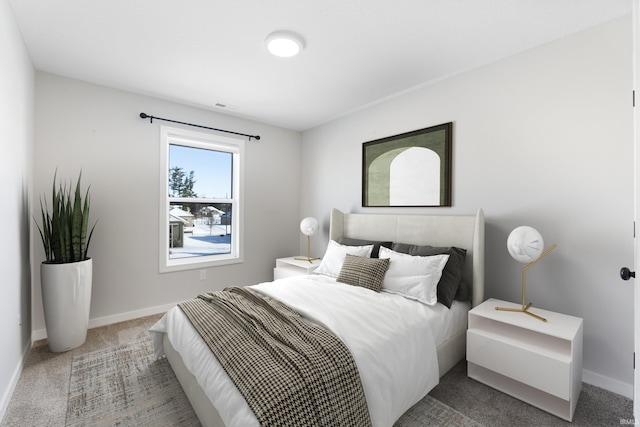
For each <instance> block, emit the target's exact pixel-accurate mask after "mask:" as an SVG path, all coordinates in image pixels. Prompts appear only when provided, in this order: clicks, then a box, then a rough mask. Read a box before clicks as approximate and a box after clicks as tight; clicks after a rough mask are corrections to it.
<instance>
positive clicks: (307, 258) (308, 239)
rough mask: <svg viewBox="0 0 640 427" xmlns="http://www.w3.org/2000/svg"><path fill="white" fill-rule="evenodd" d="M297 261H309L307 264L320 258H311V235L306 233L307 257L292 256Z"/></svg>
mask: <svg viewBox="0 0 640 427" xmlns="http://www.w3.org/2000/svg"><path fill="white" fill-rule="evenodd" d="M294 259H296V260H298V261H309V264H311V263H313V261H315V260H317V259H320V258H311V236H309V235H307V257H306V258H294Z"/></svg>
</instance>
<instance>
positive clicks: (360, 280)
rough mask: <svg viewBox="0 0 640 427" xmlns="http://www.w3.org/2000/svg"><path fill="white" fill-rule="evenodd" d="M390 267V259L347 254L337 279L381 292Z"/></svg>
mask: <svg viewBox="0 0 640 427" xmlns="http://www.w3.org/2000/svg"><path fill="white" fill-rule="evenodd" d="M388 268H389V260H388V259H380V258H366V257H360V256H356V255H351V254H346V255H345V258H344V262H343V263H342V269H341V270H340V274H339V275H338V279H337V280H338V282H341V283H346V284H348V285H353V286H361V287H363V288H367V289H371V290H372V291H375V292H380V289H382V281H383V280H384V275H385V273H386V272H387V269H388Z"/></svg>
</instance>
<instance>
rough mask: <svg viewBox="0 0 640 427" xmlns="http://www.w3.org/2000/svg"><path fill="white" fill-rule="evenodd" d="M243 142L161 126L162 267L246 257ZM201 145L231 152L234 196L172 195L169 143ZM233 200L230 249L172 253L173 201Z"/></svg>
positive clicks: (225, 262)
mask: <svg viewBox="0 0 640 427" xmlns="http://www.w3.org/2000/svg"><path fill="white" fill-rule="evenodd" d="M244 143H245V141H244V140H243V139H239V138H232V137H226V136H220V135H215V134H212V133H206V132H199V131H192V130H187V129H182V128H176V127H170V126H160V179H159V181H160V185H159V188H160V193H159V194H160V197H159V236H160V242H159V245H158V252H159V261H160V263H159V271H160V273H169V272H173V271H184V270H195V269H202V268H209V267H217V266H221V265H228V264H236V263H241V262H243V261H244V244H243V237H244V206H243V196H244ZM170 145H181V146H184V147H193V148H200V149H205V150H215V151H223V152H227V153H231V154H232V172H231V173H232V189H231V193H232V194H231V198H228V199H216V198H189V197H187V198H181V197H170V196H169V191H168V189H169V146H170ZM176 201H177V202H179V201H184V202H187V203H188V202H192V203H193V202H197V203H230V204H231V206H232V212H233V216H232V222H231V252H230V253H228V254H216V255H205V256H196V257H186V258H175V259H171V258H170V257H169V235H170V232H169V228H170V224H169V204H170V203H171V202H176Z"/></svg>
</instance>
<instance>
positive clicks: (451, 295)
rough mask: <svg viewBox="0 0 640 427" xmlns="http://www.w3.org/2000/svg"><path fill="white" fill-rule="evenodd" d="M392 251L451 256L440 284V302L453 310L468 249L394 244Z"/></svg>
mask: <svg viewBox="0 0 640 427" xmlns="http://www.w3.org/2000/svg"><path fill="white" fill-rule="evenodd" d="M391 249H392V250H394V251H396V252H402V253H405V254H409V255H414V256H432V255H442V254H449V260H448V261H447V265H445V266H444V270H442V277H441V278H440V281H439V282H438V302H440V303H442V304H444V305H445V306H447V308H451V304H453V300H454V299H455V297H456V293H457V291H458V287H459V286H460V280H461V279H462V268H463V267H464V259H465V257H466V256H467V250H466V249H462V248H456V247H437V246H428V245H426V246H420V245H409V244H406V243H394V244H393V246H392V248H391Z"/></svg>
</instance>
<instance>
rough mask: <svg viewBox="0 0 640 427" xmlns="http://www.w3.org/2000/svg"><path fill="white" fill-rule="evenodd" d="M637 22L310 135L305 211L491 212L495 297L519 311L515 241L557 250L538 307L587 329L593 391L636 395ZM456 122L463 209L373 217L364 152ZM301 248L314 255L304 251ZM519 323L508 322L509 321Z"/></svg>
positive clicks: (489, 265)
mask: <svg viewBox="0 0 640 427" xmlns="http://www.w3.org/2000/svg"><path fill="white" fill-rule="evenodd" d="M631 34H632V31H631V18H630V17H625V18H622V19H618V20H615V21H612V22H609V23H606V24H604V25H601V26H599V27H596V28H594V29H591V30H588V31H585V32H582V33H579V34H576V35H573V36H570V37H568V38H566V39H563V40H560V41H556V42H553V43H550V44H547V45H544V46H542V47H539V48H536V49H533V50H531V51H528V52H526V53H523V54H520V55H517V56H514V57H511V58H507V59H505V60H502V61H499V62H497V63H493V64H490V65H487V66H484V67H482V68H479V69H476V70H472V71H469V72H467V73H464V74H460V75H457V76H453V77H451V78H448V79H446V80H443V81H440V82H438V83H436V84H433V85H430V86H426V87H423V88H421V89H418V90H415V91H412V92H410V93H406V94H404V95H403V96H399V97H396V98H394V99H390V100H387V101H385V102H382V103H380V104H378V105H375V106H372V107H370V108H367V109H364V110H362V111H359V112H356V113H354V114H351V115H349V116H347V117H343V118H341V119H339V120H335V121H333V122H331V123H328V124H326V125H323V126H319V127H317V128H315V129H312V130H310V131H307V132H305V133H304V134H303V147H304V148H303V167H302V171H303V188H304V189H305V191H304V192H303V194H302V205H301V211H302V212H304V214H305V215H316V216H317V217H319V218H320V219H322V224H323V225H322V227H323V233H322V234H321V235H320V238H316V239H314V240H313V246H314V251H315V252H318V253H321V252H322V251H323V249H324V246H325V245H326V244H327V238H328V237H327V235H328V221H329V212H330V210H331V208H333V207H336V208H339V209H341V210H344V211H346V212H349V211H354V212H381V213H382V212H399V213H430V214H438V213H440V214H471V213H474V212H475V211H476V209H477V208H480V207H481V208H483V209H484V210H485V215H486V235H487V236H486V251H487V254H486V280H485V282H486V295H485V296H486V297H496V298H501V299H506V300H511V301H515V302H519V301H520V295H521V294H520V277H521V268H522V267H523V265H522V264H518V263H516V262H515V261H514V260H513V259H512V258H511V257H510V256H509V255H508V252H507V250H506V239H507V236H508V234H509V232H510V231H511V230H512V229H513V228H514V227H516V226H518V225H531V226H533V227H535V228H537V229H538V230H539V231H540V232H541V233H542V235H543V236H544V237H545V242H546V243H547V246H549V245H551V244H552V243H557V245H558V248H557V249H555V250H554V251H553V252H551V253H550V254H549V255H548V256H547V257H546V258H545V259H544V260H543V261H541V263H539V264H537V265H536V266H535V267H534V268H532V269H531V270H529V272H528V274H527V283H528V289H527V290H528V292H527V296H528V299H529V300H530V301H532V302H533V304H534V307H540V308H545V309H549V310H553V311H559V312H563V313H567V314H571V315H574V316H579V317H582V318H583V319H584V338H585V342H584V369H585V371H584V373H585V376H584V380H585V381H587V382H591V383H594V384H597V385H600V386H602V387H605V388H608V389H610V390H613V391H616V392H618V393H620V394H625V395H627V396H631V392H632V388H631V387H632V384H633V367H632V354H633V334H632V332H633V307H632V300H633V289H632V286H633V283H631V282H623V281H621V280H620V279H619V276H618V271H619V270H620V267H622V266H625V265H628V266H631V265H633V250H634V246H633V245H634V243H633V234H632V233H633V196H634V193H633V140H632V137H633V134H632V128H633V122H632V110H631V91H632V62H631V60H632V56H631V41H632V38H631ZM449 121H451V122H453V124H454V131H453V206H452V207H451V208H402V209H398V208H397V209H389V208H362V207H361V202H360V200H361V156H362V151H361V150H362V143H363V142H366V141H370V140H374V139H378V138H382V137H386V136H390V135H395V134H398V133H402V132H407V131H411V130H415V129H421V128H424V127H428V126H433V125H437V124H441V123H445V122H449ZM301 247H302V246H301ZM507 315H509V314H505V316H507Z"/></svg>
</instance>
